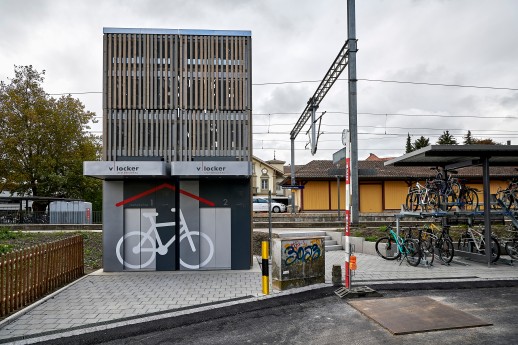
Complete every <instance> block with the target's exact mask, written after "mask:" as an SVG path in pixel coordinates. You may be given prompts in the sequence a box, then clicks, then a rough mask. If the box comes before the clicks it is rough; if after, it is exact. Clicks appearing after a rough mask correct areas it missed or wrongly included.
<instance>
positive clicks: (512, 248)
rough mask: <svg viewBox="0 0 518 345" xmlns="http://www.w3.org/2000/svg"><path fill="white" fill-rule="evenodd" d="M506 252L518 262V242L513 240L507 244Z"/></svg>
mask: <svg viewBox="0 0 518 345" xmlns="http://www.w3.org/2000/svg"><path fill="white" fill-rule="evenodd" d="M505 251H506V252H507V254H508V255H509V256H510V257H511V258H513V259H515V260H518V240H516V239H513V240H512V241H509V242H507V243H506V244H505Z"/></svg>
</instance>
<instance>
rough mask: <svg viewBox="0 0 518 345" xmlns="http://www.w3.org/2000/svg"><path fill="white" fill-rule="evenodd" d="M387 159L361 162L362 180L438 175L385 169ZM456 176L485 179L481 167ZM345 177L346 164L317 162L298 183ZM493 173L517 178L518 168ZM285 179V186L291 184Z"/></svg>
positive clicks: (428, 170) (411, 169) (305, 169)
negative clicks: (337, 164) (337, 176)
mask: <svg viewBox="0 0 518 345" xmlns="http://www.w3.org/2000/svg"><path fill="white" fill-rule="evenodd" d="M384 162H385V159H379V160H364V161H358V179H359V180H364V181H367V180H378V181H379V180H399V181H406V180H415V179H426V178H430V177H433V176H435V175H436V171H435V170H433V169H431V168H430V167H394V166H385V165H384ZM457 172H458V174H455V176H458V177H461V178H472V179H481V178H482V167H481V166H473V167H467V168H461V169H457ZM337 174H338V175H341V176H343V175H344V164H343V163H342V164H340V165H339V166H338V168H337V166H336V165H335V164H333V162H332V161H330V160H314V161H311V162H309V163H308V164H306V165H304V166H302V167H300V168H299V169H297V171H296V178H297V180H330V179H335V178H336V175H337ZM490 174H491V177H493V178H501V179H510V178H512V177H516V176H518V171H517V169H516V167H491V168H490ZM287 180H288V181H286V180H285V183H289V179H287Z"/></svg>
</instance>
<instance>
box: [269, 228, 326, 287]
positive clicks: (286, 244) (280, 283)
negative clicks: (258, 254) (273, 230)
mask: <svg viewBox="0 0 518 345" xmlns="http://www.w3.org/2000/svg"><path fill="white" fill-rule="evenodd" d="M325 272H326V260H325V247H324V237H292V238H289V237H287V238H278V239H277V238H276V239H273V244H272V285H273V287H274V288H276V289H279V290H286V289H290V288H295V287H301V286H306V285H311V284H318V283H325Z"/></svg>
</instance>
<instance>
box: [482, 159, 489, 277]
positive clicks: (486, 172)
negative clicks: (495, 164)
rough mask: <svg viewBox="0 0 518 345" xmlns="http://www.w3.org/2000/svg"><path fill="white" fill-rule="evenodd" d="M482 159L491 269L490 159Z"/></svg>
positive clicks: (485, 227) (486, 231) (485, 224)
mask: <svg viewBox="0 0 518 345" xmlns="http://www.w3.org/2000/svg"><path fill="white" fill-rule="evenodd" d="M481 158H482V183H483V190H484V229H485V231H484V240H485V241H486V259H487V266H488V267H491V201H490V200H491V199H490V198H491V195H490V193H491V191H490V182H489V157H488V156H485V157H481Z"/></svg>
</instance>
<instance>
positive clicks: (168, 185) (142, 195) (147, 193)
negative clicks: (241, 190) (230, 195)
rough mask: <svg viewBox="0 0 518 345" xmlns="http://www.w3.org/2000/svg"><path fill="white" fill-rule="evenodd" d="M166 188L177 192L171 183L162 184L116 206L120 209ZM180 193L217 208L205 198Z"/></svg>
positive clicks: (184, 192)
mask: <svg viewBox="0 0 518 345" xmlns="http://www.w3.org/2000/svg"><path fill="white" fill-rule="evenodd" d="M164 188H167V189H170V190H173V191H175V190H176V188H175V187H174V186H172V185H170V184H169V183H164V184H161V185H160V186H157V187H154V188H151V189H148V190H146V191H144V192H142V193H139V194H137V195H134V196H131V197H129V198H127V199H124V200H122V201H119V202H118V203H116V204H115V206H117V207H119V206H122V205H126V204H129V203H130V202H133V201H135V200H138V199H140V198H142V197H145V196H146V195H149V194H152V193H154V192H157V191H159V190H161V189H164ZM180 193H181V194H183V195H186V196H188V197H190V198H193V199H196V200H198V201H200V202H202V203H204V204H205V205H209V206H212V207H214V206H215V204H214V203H213V202H212V201H210V200H207V199H204V198H202V197H200V196H197V195H194V194H192V193H189V192H187V191H185V190H183V189H180Z"/></svg>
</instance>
